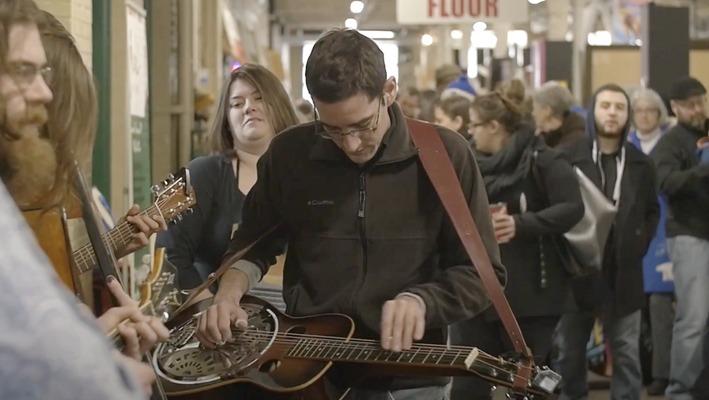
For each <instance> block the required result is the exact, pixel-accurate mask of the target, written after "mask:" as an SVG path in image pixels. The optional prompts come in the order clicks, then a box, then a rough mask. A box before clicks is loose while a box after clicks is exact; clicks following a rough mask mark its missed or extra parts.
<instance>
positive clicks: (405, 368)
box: [152, 296, 561, 400]
mask: <svg viewBox="0 0 709 400" xmlns="http://www.w3.org/2000/svg"><path fill="white" fill-rule="evenodd" d="M210 303H211V299H207V300H203V301H202V302H199V303H197V304H195V305H193V306H192V307H191V308H188V309H187V310H185V312H183V313H180V314H179V315H178V316H177V317H176V318H174V319H173V320H172V321H169V322H168V324H167V326H168V328H170V339H169V341H168V342H166V343H161V344H160V345H158V347H157V348H156V350H155V352H154V353H153V356H152V363H153V367H154V369H155V371H156V372H157V374H158V379H160V380H161V381H162V386H163V387H164V389H165V392H166V394H167V395H169V396H187V397H190V395H194V394H198V395H200V394H201V395H202V396H197V397H191V398H210V397H211V395H210V394H209V392H210V391H219V390H220V388H221V387H223V386H225V385H233V384H244V383H246V384H251V385H255V386H257V387H260V388H263V389H266V390H267V391H268V392H271V393H274V394H281V396H276V397H277V398H279V399H280V398H288V399H310V400H313V399H328V398H340V395H341V394H337V395H335V396H334V397H333V396H331V395H329V394H326V393H325V391H324V390H323V389H322V385H319V384H320V383H322V380H321V378H322V377H323V375H324V374H325V372H327V370H328V369H329V368H330V367H331V366H332V364H333V362H338V363H347V364H360V365H361V364H366V365H367V368H366V370H367V371H370V372H371V371H375V370H376V371H377V372H382V373H386V374H394V375H427V376H453V375H476V376H478V377H480V378H483V379H485V380H487V381H489V382H491V383H493V384H495V385H500V386H506V387H509V388H513V382H514V380H515V378H516V377H517V376H518V373H519V371H520V369H521V368H528V367H525V366H524V365H523V364H522V363H521V362H517V361H515V360H512V359H505V358H503V357H494V356H491V355H489V354H486V353H485V352H483V351H481V350H479V349H477V348H475V347H464V346H446V345H435V344H421V343H415V344H414V345H413V347H412V348H411V350H406V351H401V352H391V351H386V350H383V349H382V348H381V346H380V344H379V341H377V340H365V339H357V338H354V337H353V334H354V331H355V327H354V322H353V321H352V319H350V318H349V317H347V316H345V315H342V314H323V315H317V316H312V317H304V318H296V317H290V316H287V315H285V314H283V313H281V312H280V311H278V310H277V309H276V308H275V307H274V306H273V305H271V304H270V303H268V302H266V301H264V300H261V299H259V298H257V297H253V296H244V298H242V300H241V303H240V304H241V307H242V308H243V309H244V310H245V311H246V313H247V314H248V327H247V328H246V329H245V330H238V329H236V328H234V330H233V331H232V332H233V334H234V339H233V340H232V341H230V342H228V343H227V344H225V345H223V346H220V347H219V348H217V349H214V350H210V349H206V348H203V347H202V346H201V345H200V343H199V342H198V341H197V339H196V338H195V336H194V334H195V331H196V329H197V325H196V321H197V318H196V316H197V315H199V313H200V312H202V311H203V310H205V309H206V308H207V307H208V306H209V305H210ZM530 376H531V379H530V380H529V381H528V382H527V385H526V388H525V389H524V392H522V393H520V392H516V394H519V395H522V396H527V397H528V398H535V399H546V398H549V397H551V395H552V393H553V391H554V389H555V388H556V386H557V385H558V384H559V382H560V380H561V377H560V376H559V375H558V374H557V373H555V372H554V371H551V370H549V369H548V368H546V367H542V368H540V367H534V369H533V370H532V371H531V375H530ZM342 395H345V394H342ZM328 396H329V397H328ZM269 398H270V396H269Z"/></svg>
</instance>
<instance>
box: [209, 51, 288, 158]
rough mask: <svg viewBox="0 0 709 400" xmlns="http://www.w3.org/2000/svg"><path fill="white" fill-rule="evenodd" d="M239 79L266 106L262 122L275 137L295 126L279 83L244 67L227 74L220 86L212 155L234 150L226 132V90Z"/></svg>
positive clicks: (271, 76) (267, 73)
mask: <svg viewBox="0 0 709 400" xmlns="http://www.w3.org/2000/svg"><path fill="white" fill-rule="evenodd" d="M238 79H242V80H244V81H245V82H247V83H248V84H249V85H251V86H253V87H254V89H256V90H257V91H258V92H259V93H261V97H262V98H263V102H264V104H265V105H266V118H268V121H269V122H270V123H271V126H272V127H273V130H274V131H275V133H276V134H278V133H280V132H281V131H283V130H284V129H286V128H288V127H291V126H293V125H296V124H297V123H298V117H297V116H296V114H295V111H294V110H293V104H291V101H290V98H289V97H288V93H286V90H285V89H284V88H283V85H282V84H281V81H279V80H278V78H277V77H276V75H274V74H273V73H272V72H271V71H269V70H268V69H266V68H265V67H262V66H260V65H256V64H244V65H242V66H240V67H239V68H236V69H235V70H233V71H231V74H229V79H228V80H227V81H226V82H224V86H223V87H222V93H221V95H220V96H219V105H218V106H217V111H216V114H215V116H214V123H213V125H212V132H211V135H212V151H214V152H215V153H224V154H230V153H231V152H232V151H233V150H234V137H233V136H232V133H231V129H229V120H228V117H229V90H230V88H231V85H232V83H234V82H235V81H236V80H238Z"/></svg>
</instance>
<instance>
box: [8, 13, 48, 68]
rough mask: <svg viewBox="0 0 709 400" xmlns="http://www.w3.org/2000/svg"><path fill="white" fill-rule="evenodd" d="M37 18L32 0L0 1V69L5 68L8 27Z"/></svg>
mask: <svg viewBox="0 0 709 400" xmlns="http://www.w3.org/2000/svg"><path fill="white" fill-rule="evenodd" d="M38 20H39V9H38V8H37V5H36V4H35V3H34V2H33V1H32V0H2V1H0V71H2V70H4V69H5V62H6V59H7V50H8V47H7V46H8V42H9V41H10V27H11V26H12V25H14V24H21V23H32V24H36V23H37V21H38Z"/></svg>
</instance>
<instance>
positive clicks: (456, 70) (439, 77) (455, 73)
mask: <svg viewBox="0 0 709 400" xmlns="http://www.w3.org/2000/svg"><path fill="white" fill-rule="evenodd" d="M462 73H463V70H462V69H461V68H460V67H459V66H457V65H453V64H443V65H441V66H440V67H438V68H436V71H435V80H436V93H437V94H438V95H439V96H440V94H441V93H443V91H444V90H445V89H446V88H447V87H448V85H450V84H451V83H452V82H454V81H455V80H457V79H458V78H459V77H460V75H461V74H462Z"/></svg>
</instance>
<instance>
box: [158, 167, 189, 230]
mask: <svg viewBox="0 0 709 400" xmlns="http://www.w3.org/2000/svg"><path fill="white" fill-rule="evenodd" d="M151 190H152V192H153V194H154V196H155V207H157V208H158V209H159V210H160V213H161V214H162V216H163V218H164V219H165V222H168V223H170V222H175V221H179V220H181V219H182V215H183V214H184V213H185V212H189V211H191V210H192V207H194V205H195V204H197V197H196V196H195V193H194V189H193V188H192V184H191V182H190V170H188V169H187V168H182V169H180V170H179V171H178V172H177V173H176V174H175V175H173V174H170V175H168V176H167V178H166V179H165V180H163V181H162V182H160V183H159V184H156V185H154V186H153V187H152V188H151Z"/></svg>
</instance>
